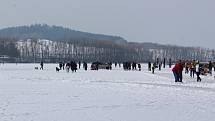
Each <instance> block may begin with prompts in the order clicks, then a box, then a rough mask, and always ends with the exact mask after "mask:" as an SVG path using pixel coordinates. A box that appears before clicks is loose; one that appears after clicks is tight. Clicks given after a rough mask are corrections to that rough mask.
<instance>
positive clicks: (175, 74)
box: [172, 65, 179, 82]
mask: <svg viewBox="0 0 215 121" xmlns="http://www.w3.org/2000/svg"><path fill="white" fill-rule="evenodd" d="M172 72H173V75H174V77H175V82H178V81H179V80H178V70H177V67H176V65H175V66H174V67H173V69H172Z"/></svg>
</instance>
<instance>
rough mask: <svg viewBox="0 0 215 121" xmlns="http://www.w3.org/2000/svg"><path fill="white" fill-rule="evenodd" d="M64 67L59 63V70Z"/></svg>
mask: <svg viewBox="0 0 215 121" xmlns="http://www.w3.org/2000/svg"><path fill="white" fill-rule="evenodd" d="M62 67H63V63H62V62H60V63H59V68H60V70H61V69H62Z"/></svg>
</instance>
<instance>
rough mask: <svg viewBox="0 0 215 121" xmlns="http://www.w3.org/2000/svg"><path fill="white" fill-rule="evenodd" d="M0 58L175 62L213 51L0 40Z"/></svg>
mask: <svg viewBox="0 0 215 121" xmlns="http://www.w3.org/2000/svg"><path fill="white" fill-rule="evenodd" d="M0 55H7V56H10V57H16V58H17V59H16V61H19V62H40V61H44V62H60V61H71V60H73V61H85V62H94V61H101V62H126V61H130V62H149V61H151V62H152V61H155V60H156V59H157V58H159V59H161V60H163V59H164V58H166V60H167V59H170V58H171V59H172V60H173V61H174V60H178V59H183V60H186V59H187V60H190V59H196V60H200V61H209V60H214V59H215V51H214V50H210V49H204V48H195V47H179V46H171V45H159V44H153V43H135V42H127V43H115V42H112V41H104V40H103V41H99V40H85V39H76V40H69V41H51V40H42V39H25V40H16V39H9V38H0Z"/></svg>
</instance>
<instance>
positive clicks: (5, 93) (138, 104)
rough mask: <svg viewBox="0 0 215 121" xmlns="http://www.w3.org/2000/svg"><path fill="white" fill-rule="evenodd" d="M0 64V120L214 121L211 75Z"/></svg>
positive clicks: (214, 92)
mask: <svg viewBox="0 0 215 121" xmlns="http://www.w3.org/2000/svg"><path fill="white" fill-rule="evenodd" d="M38 65H39V64H17V65H16V64H4V65H2V64H1V65H0V121H213V120H215V115H214V114H215V79H214V78H213V77H212V76H205V77H203V76H202V78H203V79H202V82H200V83H199V82H198V83H197V82H196V78H195V79H192V78H191V77H189V75H184V83H183V84H181V83H174V78H173V75H172V72H171V69H169V68H166V69H163V70H162V71H158V70H156V72H155V74H154V75H153V74H151V73H150V72H148V71H147V69H146V65H143V67H144V69H143V70H142V71H140V72H139V71H123V70H122V69H120V68H114V67H113V70H111V71H109V70H99V71H91V70H88V71H84V70H83V69H81V70H78V71H77V73H71V72H70V73H66V71H60V72H59V73H57V72H55V67H56V66H58V64H45V70H43V71H41V70H35V69H34V67H35V66H38Z"/></svg>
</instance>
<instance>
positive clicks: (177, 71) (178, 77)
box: [172, 60, 183, 82]
mask: <svg viewBox="0 0 215 121" xmlns="http://www.w3.org/2000/svg"><path fill="white" fill-rule="evenodd" d="M172 71H173V74H174V76H175V82H182V79H183V78H182V77H183V76H182V72H183V65H182V63H181V60H180V61H179V62H178V63H176V64H175V67H174V68H173V69H172Z"/></svg>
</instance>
